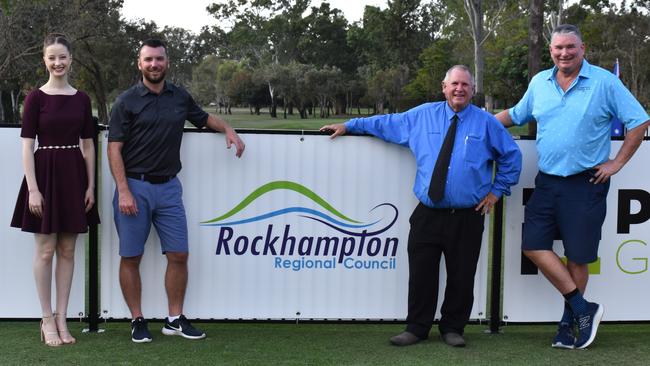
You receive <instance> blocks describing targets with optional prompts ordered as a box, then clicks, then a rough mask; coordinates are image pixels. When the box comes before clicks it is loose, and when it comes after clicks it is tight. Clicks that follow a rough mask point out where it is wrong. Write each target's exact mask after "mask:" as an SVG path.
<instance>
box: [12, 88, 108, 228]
mask: <svg viewBox="0 0 650 366" xmlns="http://www.w3.org/2000/svg"><path fill="white" fill-rule="evenodd" d="M23 110H24V112H23V124H22V130H21V133H20V136H21V137H27V138H34V139H35V138H37V137H38V146H39V148H38V149H37V150H36V151H35V152H34V170H35V173H36V183H37V184H38V189H39V191H40V192H41V194H42V195H43V217H42V218H39V217H37V216H34V215H32V213H31V212H30V211H29V204H28V202H29V191H28V188H27V181H26V180H25V178H23V183H22V185H21V187H20V192H19V193H18V200H17V201H16V208H15V210H14V215H13V218H12V220H11V226H13V227H17V228H21V229H22V230H23V231H28V232H32V233H41V234H50V233H84V232H86V231H88V225H91V224H95V223H98V222H99V215H98V213H97V208H96V205H95V206H94V207H93V208H92V209H91V210H90V211H89V212H88V213H86V210H85V203H84V198H85V193H86V188H87V187H88V177H87V175H86V164H85V161H84V159H83V156H82V155H81V149H80V147H70V146H75V145H77V146H78V145H79V138H82V139H86V138H92V137H93V135H94V134H95V131H94V125H93V120H92V111H91V109H90V98H88V95H86V94H85V93H84V92H82V91H77V93H76V94H74V95H49V94H45V93H44V92H42V91H41V90H40V89H36V90H33V91H32V92H30V93H29V94H28V95H27V97H25V104H24V108H23ZM63 147H65V148H63Z"/></svg>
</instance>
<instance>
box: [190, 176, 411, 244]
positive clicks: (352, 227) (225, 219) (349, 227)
mask: <svg viewBox="0 0 650 366" xmlns="http://www.w3.org/2000/svg"><path fill="white" fill-rule="evenodd" d="M275 190H288V191H294V192H297V193H298V194H301V195H303V196H305V197H307V198H309V199H310V200H311V201H313V202H314V203H315V204H316V205H317V206H319V209H312V208H307V207H286V208H282V209H278V210H274V211H271V212H267V213H264V214H261V215H258V216H254V217H248V218H243V219H237V220H232V217H233V216H235V215H236V214H238V213H239V212H241V211H242V210H244V208H246V207H247V206H249V205H250V204H251V203H253V202H254V201H255V200H257V199H258V198H260V197H261V196H263V195H264V194H266V193H269V192H271V191H275ZM384 206H387V207H390V208H392V209H393V211H394V215H395V216H394V217H392V219H391V220H390V223H389V224H388V225H386V226H384V227H381V228H378V229H376V230H374V231H373V232H368V230H369V228H370V227H373V226H375V225H376V224H379V223H380V222H381V221H383V220H382V219H379V220H376V221H372V222H369V223H364V222H362V221H359V220H354V219H352V218H350V217H348V216H346V215H344V214H343V213H341V212H340V211H339V210H337V209H336V208H334V207H333V206H332V205H331V204H329V203H328V202H327V201H326V200H324V199H323V198H322V197H320V196H319V195H318V194H316V193H315V192H314V191H312V190H310V189H309V188H307V187H305V186H303V185H301V184H298V183H295V182H291V181H275V182H270V183H267V184H264V185H263V186H261V187H259V188H257V189H256V190H254V191H253V192H252V193H250V194H249V195H248V196H246V198H244V199H243V200H242V201H241V202H240V203H239V204H237V205H236V206H235V207H233V208H232V209H230V210H229V211H228V212H226V213H225V214H223V215H221V216H219V217H215V218H213V219H210V220H206V221H202V222H201V225H202V226H235V225H242V224H247V223H252V222H256V221H262V220H266V219H270V218H272V217H276V216H281V215H287V214H292V213H298V214H299V216H300V217H304V218H307V219H310V220H314V221H318V222H320V223H322V224H324V225H327V226H329V227H331V228H333V229H335V230H338V231H340V232H342V233H345V234H347V235H353V236H361V235H363V236H370V235H378V234H381V233H383V232H384V231H386V230H388V229H389V228H390V227H391V226H393V224H394V223H395V221H397V216H398V211H397V207H395V205H393V204H392V203H382V204H379V205H377V206H375V207H373V208H372V209H371V210H370V212H372V211H373V210H375V209H377V208H379V207H384Z"/></svg>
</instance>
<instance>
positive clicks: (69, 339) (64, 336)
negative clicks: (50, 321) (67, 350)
mask: <svg viewBox="0 0 650 366" xmlns="http://www.w3.org/2000/svg"><path fill="white" fill-rule="evenodd" d="M54 318H59V319H61V318H63V322H64V324H65V322H66V319H67V315H66V314H54ZM54 323H56V319H55V321H54ZM56 328H57V329H58V330H59V337H60V338H61V342H63V344H75V343H77V340H76V339H75V338H74V337H73V336H72V334H70V331H69V330H68V325H67V324H65V329H59V325H58V324H56Z"/></svg>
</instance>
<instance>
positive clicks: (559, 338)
mask: <svg viewBox="0 0 650 366" xmlns="http://www.w3.org/2000/svg"><path fill="white" fill-rule="evenodd" d="M575 343H576V337H575V335H574V332H573V324H570V323H565V322H561V323H560V325H559V326H558V328H557V334H556V335H555V338H553V343H552V344H551V347H553V348H566V349H573V348H575V346H574V344H575Z"/></svg>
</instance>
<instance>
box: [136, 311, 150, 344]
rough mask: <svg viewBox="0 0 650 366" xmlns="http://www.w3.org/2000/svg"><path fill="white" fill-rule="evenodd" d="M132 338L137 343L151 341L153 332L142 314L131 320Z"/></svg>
mask: <svg viewBox="0 0 650 366" xmlns="http://www.w3.org/2000/svg"><path fill="white" fill-rule="evenodd" d="M131 340H132V341H133V342H135V343H146V342H151V333H149V328H147V321H146V320H144V318H143V317H141V316H139V317H137V318H135V320H132V321H131Z"/></svg>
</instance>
